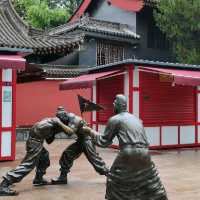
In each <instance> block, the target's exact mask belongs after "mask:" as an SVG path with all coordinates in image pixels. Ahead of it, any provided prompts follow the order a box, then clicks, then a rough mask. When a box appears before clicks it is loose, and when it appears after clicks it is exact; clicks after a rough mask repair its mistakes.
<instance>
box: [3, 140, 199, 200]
mask: <svg viewBox="0 0 200 200" xmlns="http://www.w3.org/2000/svg"><path fill="white" fill-rule="evenodd" d="M71 142H73V141H72V140H56V141H55V142H54V143H53V144H51V145H50V146H48V145H47V146H46V147H47V149H48V150H49V152H50V159H51V166H50V167H49V169H48V170H47V174H46V177H47V178H48V179H51V178H52V177H55V176H57V175H58V174H59V164H58V162H59V156H60V155H61V153H62V151H63V150H64V149H65V147H66V146H68V145H69V144H70V143H71ZM16 152H17V155H16V161H14V162H0V177H2V176H3V175H4V174H5V173H6V172H7V171H8V170H9V169H12V168H14V167H16V166H17V164H18V163H19V162H20V161H21V159H22V158H23V156H24V154H25V143H24V142H18V143H17V151H16ZM98 152H99V153H100V155H101V156H102V157H103V158H104V160H105V161H106V162H107V163H108V165H111V164H112V162H113V160H114V158H115V156H116V154H117V150H114V149H100V148H98ZM152 159H153V161H154V162H155V164H156V166H157V168H158V170H159V172H160V177H161V180H162V182H163V184H164V185H165V188H166V190H167V193H168V197H169V200H199V199H200V149H195V150H191V149H184V150H179V151H177V150H173V151H156V152H153V154H152ZM33 175H34V172H32V173H31V174H29V175H28V176H27V177H26V178H24V179H23V180H22V182H20V183H18V184H16V185H15V187H14V189H16V190H17V191H19V192H20V194H19V196H17V197H0V199H3V200H17V199H18V200H19V199H20V200H25V199H26V200H103V199H104V194H105V182H106V179H105V177H104V176H100V175H98V174H96V173H95V171H94V170H93V168H92V166H91V165H90V164H89V163H88V161H87V160H86V158H85V156H84V155H82V156H81V157H80V158H79V159H78V160H77V161H76V162H75V163H74V166H73V168H72V170H71V173H70V175H69V184H68V185H62V186H55V185H48V186H43V187H34V186H33V185H32V179H33Z"/></svg>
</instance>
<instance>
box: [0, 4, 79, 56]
mask: <svg viewBox="0 0 200 200" xmlns="http://www.w3.org/2000/svg"><path fill="white" fill-rule="evenodd" d="M80 41H81V38H80V37H60V36H49V35H47V34H46V33H45V32H44V31H42V30H37V29H34V28H31V27H30V26H28V25H27V24H25V23H24V22H23V21H22V19H21V18H20V17H19V16H18V14H17V13H16V11H15V10H14V8H13V6H12V4H11V2H10V0H0V47H4V48H19V49H32V50H33V53H35V54H49V53H50V54H52V53H55V52H69V51H71V50H73V49H74V48H77V47H78V46H79V43H80Z"/></svg>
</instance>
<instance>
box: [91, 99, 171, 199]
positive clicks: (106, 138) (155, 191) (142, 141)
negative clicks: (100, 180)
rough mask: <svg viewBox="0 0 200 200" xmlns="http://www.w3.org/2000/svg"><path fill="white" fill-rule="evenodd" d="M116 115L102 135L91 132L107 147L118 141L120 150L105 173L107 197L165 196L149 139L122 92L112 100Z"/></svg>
mask: <svg viewBox="0 0 200 200" xmlns="http://www.w3.org/2000/svg"><path fill="white" fill-rule="evenodd" d="M114 111H115V113H116V115H115V116H113V117H111V118H110V119H109V121H108V124H107V126H106V129H105V131H104V133H103V134H102V135H101V134H99V133H97V132H95V131H94V130H92V131H91V132H90V134H91V136H92V137H93V139H94V140H95V142H96V144H97V145H98V146H100V147H107V146H109V145H110V144H112V141H113V138H114V137H117V138H118V141H119V148H120V151H119V154H118V156H117V158H116V159H115V161H114V163H113V165H112V167H111V169H110V172H109V174H108V176H107V188H106V199H108V200H150V199H151V200H167V195H166V192H165V189H164V186H163V185H162V183H161V180H160V178H159V176H158V172H157V170H156V168H155V165H154V163H153V161H152V160H151V157H150V155H149V153H148V145H149V144H148V141H147V137H146V134H145V131H144V128H143V125H142V123H141V122H140V120H139V119H138V118H136V117H135V116H134V115H132V114H130V113H128V112H127V103H126V98H125V96H124V95H117V96H116V99H115V101H114Z"/></svg>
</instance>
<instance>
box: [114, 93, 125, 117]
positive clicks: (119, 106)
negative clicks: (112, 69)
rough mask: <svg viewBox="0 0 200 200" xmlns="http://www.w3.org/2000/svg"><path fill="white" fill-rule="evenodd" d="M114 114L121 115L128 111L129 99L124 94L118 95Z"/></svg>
mask: <svg viewBox="0 0 200 200" xmlns="http://www.w3.org/2000/svg"><path fill="white" fill-rule="evenodd" d="M113 105H114V112H115V113H116V114H117V113H120V112H123V111H127V99H126V97H125V96H124V95H123V94H117V95H116V97H115V100H114V102H113Z"/></svg>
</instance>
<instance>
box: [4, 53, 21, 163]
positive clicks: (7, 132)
mask: <svg viewBox="0 0 200 200" xmlns="http://www.w3.org/2000/svg"><path fill="white" fill-rule="evenodd" d="M24 69H25V59H24V58H22V56H20V55H12V54H10V53H9V52H7V53H5V52H4V53H3V52H0V113H1V115H0V160H14V159H15V140H16V137H15V129H16V76H17V73H16V71H17V70H24Z"/></svg>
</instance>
